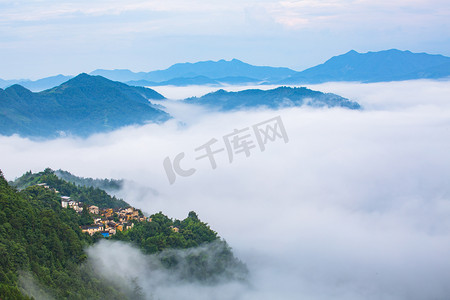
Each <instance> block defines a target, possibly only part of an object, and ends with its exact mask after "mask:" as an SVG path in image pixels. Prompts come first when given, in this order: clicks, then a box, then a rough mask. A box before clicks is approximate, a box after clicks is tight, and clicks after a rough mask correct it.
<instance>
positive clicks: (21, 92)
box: [5, 84, 33, 97]
mask: <svg viewBox="0 0 450 300" xmlns="http://www.w3.org/2000/svg"><path fill="white" fill-rule="evenodd" d="M5 92H6V93H7V94H9V95H11V96H12V95H14V96H19V97H23V96H29V95H31V94H33V93H32V92H31V91H30V90H29V89H27V88H24V87H23V86H21V85H20V84H13V85H12V86H10V87H8V88H6V89H5Z"/></svg>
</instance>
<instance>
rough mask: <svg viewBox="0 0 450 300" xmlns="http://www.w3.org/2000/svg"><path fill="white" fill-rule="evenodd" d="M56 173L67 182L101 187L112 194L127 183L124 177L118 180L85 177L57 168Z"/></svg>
mask: <svg viewBox="0 0 450 300" xmlns="http://www.w3.org/2000/svg"><path fill="white" fill-rule="evenodd" d="M54 174H55V175H56V176H58V178H59V179H62V180H65V181H67V182H71V183H73V184H76V185H79V186H84V187H93V188H99V189H102V190H104V191H105V192H107V193H110V194H112V193H114V192H117V191H120V190H121V189H122V188H123V185H124V184H125V182H124V180H123V179H120V180H117V179H98V178H96V179H94V178H85V177H79V176H75V175H73V174H71V173H70V172H68V171H64V170H56V171H55V173H54Z"/></svg>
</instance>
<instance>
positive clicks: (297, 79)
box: [278, 49, 450, 84]
mask: <svg viewBox="0 0 450 300" xmlns="http://www.w3.org/2000/svg"><path fill="white" fill-rule="evenodd" d="M449 76H450V57H446V56H442V55H430V54H426V53H412V52H410V51H399V50H395V49H392V50H386V51H379V52H368V53H358V52H356V51H354V50H352V51H349V52H347V53H345V54H343V55H339V56H335V57H333V58H331V59H329V60H327V61H326V62H325V63H323V64H321V65H318V66H315V67H312V68H309V69H306V70H304V71H302V72H298V73H296V74H294V75H291V76H290V77H288V78H285V79H283V80H281V81H279V82H278V83H281V84H303V83H322V82H327V81H359V82H382V81H398V80H410V79H423V78H427V79H439V78H445V77H449Z"/></svg>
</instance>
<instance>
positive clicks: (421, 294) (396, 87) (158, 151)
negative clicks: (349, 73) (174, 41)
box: [0, 81, 450, 300]
mask: <svg viewBox="0 0 450 300" xmlns="http://www.w3.org/2000/svg"><path fill="white" fill-rule="evenodd" d="M313 88H314V89H317V90H321V91H326V92H334V93H337V94H340V95H342V96H345V97H348V98H350V99H352V100H356V101H358V102H360V103H361V104H362V105H363V106H364V107H365V110H363V111H348V110H343V109H330V110H328V109H325V110H313V109H306V108H294V109H286V110H281V111H266V110H262V111H253V112H236V113H210V114H205V112H204V111H202V110H197V109H195V108H190V110H189V111H186V112H187V115H184V116H183V104H181V103H177V102H175V103H173V104H171V106H170V109H171V110H173V111H176V114H177V115H178V116H180V119H181V120H182V121H184V122H186V123H187V126H184V125H182V124H179V123H177V122H176V121H171V122H168V123H166V124H165V125H163V126H158V125H147V126H143V127H136V128H134V127H131V128H124V129H122V130H119V131H116V132H113V133H110V134H104V135H98V136H94V137H91V138H89V139H87V140H77V139H70V138H67V139H59V140H54V141H47V142H32V141H29V140H27V139H21V138H18V137H9V138H6V137H2V138H0V157H1V158H0V166H1V168H2V170H3V172H4V174H5V175H6V176H7V177H8V178H9V179H12V178H13V177H15V176H19V175H20V174H21V173H23V172H25V171H27V170H28V169H32V170H34V171H39V170H42V169H43V168H45V167H47V166H49V167H52V168H55V169H57V168H62V169H66V170H69V171H71V172H73V173H75V174H78V175H80V176H85V177H86V176H91V177H115V178H126V179H129V180H133V181H135V182H136V183H137V184H138V186H143V187H147V188H153V189H156V190H157V191H158V193H157V194H155V193H153V192H152V190H151V189H149V192H148V193H145V192H142V191H144V190H145V189H142V190H139V191H136V187H133V188H131V189H132V190H131V191H132V195H133V196H132V197H131V198H127V199H126V200H129V201H130V202H131V204H133V205H135V206H138V207H141V208H143V209H144V211H146V212H150V213H151V212H157V211H160V210H162V211H163V212H165V213H166V214H168V215H169V216H172V217H176V218H184V217H185V216H186V215H187V213H188V212H189V211H190V210H194V211H196V212H197V213H198V214H199V216H200V218H201V219H202V220H204V221H206V222H208V223H209V224H210V225H211V227H212V228H213V229H215V230H217V231H218V232H219V234H220V235H221V236H222V237H224V238H225V239H226V240H227V241H228V242H229V244H230V246H232V247H233V248H234V250H235V252H236V254H237V256H238V257H240V258H241V259H243V260H244V261H245V262H246V263H247V264H248V266H249V268H250V271H251V274H252V277H251V282H252V284H253V289H251V290H246V291H245V292H243V293H242V299H273V298H278V299H298V298H299V297H300V296H301V297H303V298H306V299H330V298H333V299H345V300H348V299H431V298H435V299H444V298H445V297H446V296H447V295H448V294H449V292H450V291H449V288H448V284H447V283H448V280H449V279H450V271H449V270H450V264H449V263H448V262H447V260H445V257H446V255H447V253H448V251H449V250H450V249H449V248H450V246H449V245H450V235H449V232H450V231H449V230H450V218H449V214H450V187H449V185H448V178H450V152H449V151H448V149H450V132H449V130H448V128H450V121H449V120H450V103H449V102H448V94H449V93H450V83H449V82H448V81H447V82H435V81H412V82H394V83H376V84H355V83H329V84H323V85H318V86H313ZM201 92H203V91H201ZM176 93H178V92H175V93H174V94H176ZM276 115H281V117H282V120H283V123H284V125H285V127H286V130H287V133H288V135H289V139H290V140H289V142H288V143H287V144H285V143H283V142H282V141H279V140H278V141H276V142H273V143H271V144H270V145H268V147H267V149H266V151H264V152H260V151H259V150H258V149H254V150H255V151H254V152H253V153H252V154H251V155H250V157H248V158H247V157H245V156H242V155H241V156H237V157H236V159H235V161H234V162H233V163H231V164H230V163H229V162H228V158H227V156H226V153H222V154H221V155H218V156H217V165H218V167H217V169H216V170H211V167H210V166H209V164H208V162H207V161H205V160H198V161H196V160H195V156H196V155H197V153H195V152H194V148H196V147H198V146H200V145H202V144H204V143H205V142H207V141H208V140H209V139H211V138H217V139H218V140H219V141H220V139H221V138H222V136H224V135H225V134H227V133H230V132H231V131H233V129H235V128H238V129H240V128H244V127H247V126H251V125H253V124H255V123H258V122H261V121H264V120H267V119H269V118H271V117H274V116H276ZM180 152H186V160H185V161H183V163H184V164H185V166H186V167H195V168H197V171H196V173H195V174H193V175H192V176H190V177H186V178H181V177H180V178H177V180H176V182H175V184H173V185H169V183H168V180H167V177H166V174H165V172H164V169H163V166H162V162H163V159H164V158H165V157H166V156H170V157H174V155H176V154H178V153H180ZM130 195H131V194H130ZM230 299H232V297H230Z"/></svg>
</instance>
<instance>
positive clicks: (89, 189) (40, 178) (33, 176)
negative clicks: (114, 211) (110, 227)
mask: <svg viewBox="0 0 450 300" xmlns="http://www.w3.org/2000/svg"><path fill="white" fill-rule="evenodd" d="M69 174H70V173H69ZM39 183H45V184H46V185H48V186H49V187H50V188H53V189H56V190H57V191H58V192H59V193H60V195H61V196H69V197H70V198H71V199H72V200H74V201H77V202H83V203H84V204H87V205H96V206H98V207H100V208H126V207H129V206H130V205H129V204H128V203H126V202H125V201H123V200H122V199H117V198H116V197H115V196H110V195H109V194H108V193H106V192H105V191H104V190H102V189H100V188H95V187H93V186H85V185H76V184H74V183H72V182H67V181H66V180H63V179H61V178H59V177H58V176H57V175H56V174H55V171H53V170H51V169H49V168H47V169H45V170H44V171H43V172H39V173H32V172H31V171H29V172H27V173H25V174H24V175H22V176H21V177H19V178H17V179H16V180H14V181H13V182H11V184H12V185H13V186H15V187H17V188H18V189H19V190H22V189H24V188H26V187H29V186H32V185H36V184H39Z"/></svg>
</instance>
